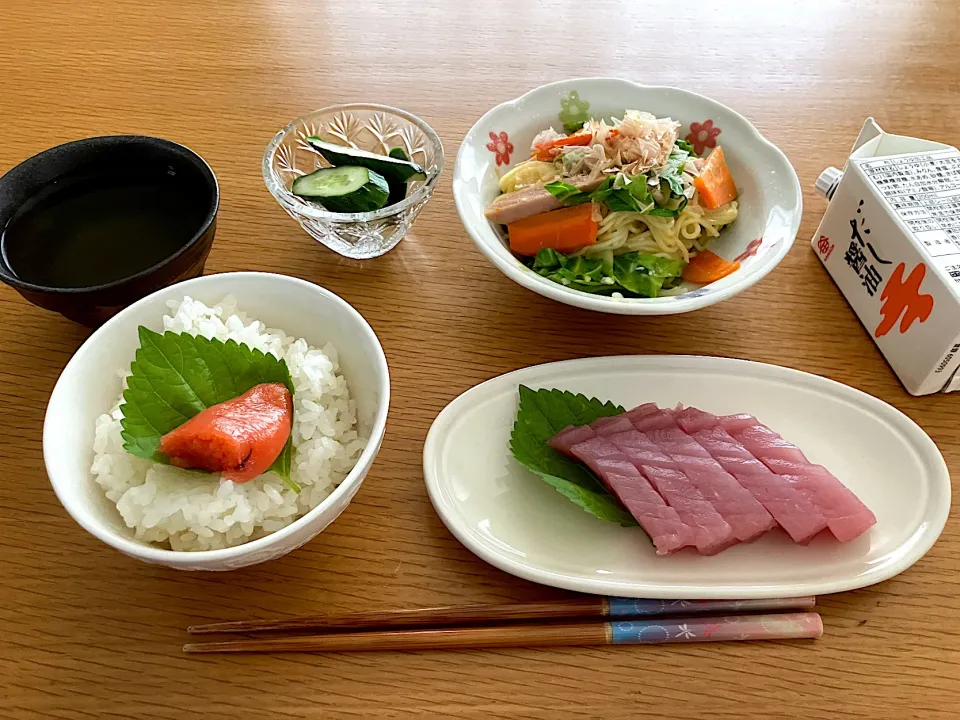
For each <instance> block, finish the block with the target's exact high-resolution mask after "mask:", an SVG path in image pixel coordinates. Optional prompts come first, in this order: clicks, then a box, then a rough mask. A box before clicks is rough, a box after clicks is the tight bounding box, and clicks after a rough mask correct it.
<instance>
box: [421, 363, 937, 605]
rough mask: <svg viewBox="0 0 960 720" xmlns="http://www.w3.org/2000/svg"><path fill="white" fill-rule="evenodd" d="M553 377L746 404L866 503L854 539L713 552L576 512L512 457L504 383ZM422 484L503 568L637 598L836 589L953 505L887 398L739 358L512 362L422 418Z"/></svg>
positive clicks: (631, 396) (903, 556) (895, 559)
mask: <svg viewBox="0 0 960 720" xmlns="http://www.w3.org/2000/svg"><path fill="white" fill-rule="evenodd" d="M520 384H524V385H527V386H529V387H532V388H560V389H564V390H570V391H572V392H580V393H583V394H585V395H587V396H588V397H598V398H602V399H605V400H612V401H614V402H616V403H618V404H619V405H623V406H624V407H627V408H630V407H633V406H635V405H638V404H640V403H642V402H650V401H653V402H656V403H658V404H660V405H661V406H663V407H669V406H672V405H675V404H677V403H683V404H685V405H693V406H695V407H699V408H701V409H703V410H707V411H709V412H714V413H717V414H727V413H737V412H749V413H752V414H753V415H756V416H757V417H758V418H759V419H760V421H761V422H763V423H765V424H767V425H769V426H770V427H771V428H773V429H774V430H776V431H777V432H779V433H780V434H782V435H783V436H784V437H785V438H787V439H788V440H790V441H792V442H794V443H796V444H797V445H798V446H799V447H800V448H801V449H802V450H803V451H804V453H806V454H807V456H808V457H809V458H810V460H811V461H812V462H815V463H820V464H822V465H824V466H826V467H827V468H829V469H830V470H831V471H832V472H833V473H834V474H835V475H836V476H837V477H838V478H839V479H840V480H841V481H842V482H843V483H844V484H846V485H847V487H849V488H850V489H851V490H853V491H854V492H855V493H856V494H857V495H858V496H859V497H860V499H861V500H863V502H864V503H866V505H867V506H868V507H869V508H870V509H871V510H873V512H874V513H875V514H876V516H877V524H876V525H875V526H874V527H873V528H871V529H870V530H869V531H868V532H867V533H865V534H864V535H863V536H861V537H859V538H857V539H856V540H854V541H852V542H850V543H846V544H840V543H838V542H836V541H835V540H833V539H832V538H831V537H829V536H828V533H821V535H820V536H818V537H816V538H815V539H814V541H813V542H812V543H811V544H810V545H809V546H807V547H801V546H799V545H796V544H795V543H793V542H792V541H790V539H789V537H787V535H786V534H784V533H783V532H782V531H780V530H776V531H774V532H772V533H769V534H767V535H766V536H764V537H762V538H760V539H759V540H757V541H756V542H754V543H750V544H744V545H738V546H735V547H733V548H731V549H729V550H726V551H724V552H722V553H720V554H719V555H715V556H713V557H703V556H699V555H697V554H695V553H693V552H690V551H684V552H682V553H679V554H677V555H673V556H669V557H658V556H657V555H655V554H654V551H653V547H652V545H651V544H650V542H649V541H648V540H647V538H646V536H645V535H644V534H643V532H641V531H640V530H639V529H637V528H622V527H620V526H618V525H614V524H613V523H608V522H604V521H602V520H598V519H596V518H594V517H592V516H590V515H588V514H587V513H585V512H583V511H582V510H580V509H579V508H577V507H576V506H574V505H573V504H572V503H570V502H569V501H568V500H566V499H565V498H564V497H563V496H561V495H560V494H559V493H557V492H556V491H555V490H553V489H552V488H551V487H549V486H548V485H547V484H546V483H544V482H543V481H541V480H540V479H539V478H537V477H536V476H535V475H533V474H532V473H530V472H528V471H527V470H526V469H525V468H523V467H522V466H520V465H519V464H518V463H517V462H516V461H515V460H514V459H513V457H512V456H511V454H510V450H509V448H508V439H509V437H510V429H511V427H512V425H513V420H514V416H515V415H516V411H517V386H518V385H520ZM423 468H424V475H425V477H426V483H427V490H428V491H429V493H430V499H431V501H432V502H433V505H434V507H435V508H436V510H437V512H438V513H439V514H440V517H441V518H442V520H443V522H444V523H445V524H446V526H447V527H448V528H449V529H450V531H451V532H452V533H453V534H454V535H455V536H456V537H457V539H459V540H460V542H462V543H463V544H464V545H466V546H467V547H468V548H469V549H470V550H472V551H473V552H474V553H476V554H477V555H479V556H480V557H481V558H483V559H484V560H486V561H487V562H489V563H490V564H491V565H494V566H495V567H498V568H500V569H501V570H504V571H506V572H509V573H512V574H514V575H517V576H519V577H522V578H525V579H527V580H532V581H533V582H538V583H543V584H545V585H553V586H555V587H559V588H565V589H568V590H577V591H580V592H587V593H597V594H603V595H619V596H625V597H648V598H670V599H678V598H687V599H694V598H770V597H786V596H793V595H820V594H823V593H833V592H842V591H845V590H852V589H854V588H859V587H863V586H865V585H871V584H873V583H877V582H880V581H881V580H886V579H887V578H890V577H893V576H894V575H896V574H897V573H900V572H902V571H903V570H905V569H906V568H908V567H910V566H911V565H912V564H913V563H915V562H916V561H917V560H919V559H920V558H921V557H923V555H924V553H926V552H927V550H929V549H930V547H931V546H932V545H933V543H934V542H935V541H936V539H937V537H939V535H940V532H941V531H942V530H943V526H944V524H945V523H946V520H947V515H948V513H949V510H950V475H949V472H948V471H947V466H946V463H945V462H944V460H943V456H942V455H941V454H940V451H939V450H938V449H937V446H936V445H935V444H934V443H933V441H932V440H931V439H930V438H929V437H928V436H927V434H926V433H924V432H923V430H921V429H920V427H919V426H918V425H917V424H916V423H914V422H913V421H912V420H910V418H908V417H907V416H906V415H904V414H903V413H901V412H900V411H899V410H897V409H895V408H893V407H891V406H890V405H888V404H887V403H885V402H883V401H881V400H878V399H877V398H875V397H872V396H870V395H867V394H865V393H863V392H860V391H859V390H855V389H853V388H851V387H848V386H846V385H841V384H840V383H837V382H834V381H832V380H827V379H825V378H822V377H819V376H817V375H810V374H808V373H804V372H800V371H798V370H791V369H788V368H782V367H777V366H775V365H764V364H761V363H753V362H747V361H745V360H731V359H727V358H716V357H694V356H669V355H665V356H621V357H606V358H595V359H584V360H569V361H566V362H558V363H551V364H548V365H538V366H535V367H529V368H525V369H523V370H518V371H516V372H512V373H508V374H507V375H502V376H500V377H498V378H494V379H492V380H489V381H487V382H485V383H483V384H481V385H478V386H476V387H475V388H473V389H471V390H468V391H467V392H465V393H464V394H463V395H461V396H460V397H458V398H457V399H456V400H454V401H453V402H451V403H450V404H449V405H448V406H447V407H446V408H445V409H444V410H443V411H442V412H441V413H440V415H439V416H438V417H437V419H436V421H434V423H433V426H432V427H431V428H430V433H429V434H428V436H427V441H426V445H425V446H424V452H423Z"/></svg>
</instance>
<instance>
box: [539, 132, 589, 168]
mask: <svg viewBox="0 0 960 720" xmlns="http://www.w3.org/2000/svg"><path fill="white" fill-rule="evenodd" d="M592 139H593V133H592V132H589V131H581V132H578V133H574V134H573V135H568V136H567V137H562V138H557V139H556V140H551V141H549V142H545V143H543V144H542V145H538V146H537V149H536V150H534V151H533V152H532V153H530V157H532V158H536V159H537V160H545V161H550V160H553V158H554V156H555V155H556V152H555V151H556V150H558V149H560V148H562V147H571V146H574V145H589V144H590V141H591V140H592Z"/></svg>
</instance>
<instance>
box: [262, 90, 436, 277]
mask: <svg viewBox="0 0 960 720" xmlns="http://www.w3.org/2000/svg"><path fill="white" fill-rule="evenodd" d="M313 135H317V136H319V137H320V138H322V139H323V140H326V141H327V142H330V143H334V144H336V145H345V146H349V147H354V148H358V149H360V150H366V151H368V152H374V153H377V154H379V155H386V154H387V153H388V152H390V150H392V149H393V148H402V149H403V151H404V152H405V153H406V154H407V156H408V157H409V158H410V159H411V160H413V161H414V162H416V163H418V164H420V165H422V166H423V167H424V169H425V170H426V174H427V179H426V180H422V181H411V182H410V183H409V184H408V189H407V197H406V198H405V199H404V200H403V201H401V202H399V203H395V204H393V205H388V206H386V207H384V208H381V209H380V210H374V211H372V212H358V213H335V212H330V211H328V210H325V209H323V208H322V207H320V206H319V205H317V204H315V203H312V202H308V201H306V200H303V199H302V198H299V197H297V196H296V195H294V194H293V193H292V192H290V186H291V185H292V184H293V181H294V180H296V179H297V178H298V177H300V176H301V175H306V174H308V173H311V172H313V171H314V170H317V169H318V168H321V167H329V165H330V163H328V162H327V161H326V160H325V159H324V158H323V157H322V156H321V155H320V154H319V153H318V152H317V151H316V150H315V149H313V147H311V146H310V144H309V143H308V142H307V138H308V137H310V136H313ZM442 171H443V145H441V144H440V138H439V137H437V134H436V133H435V132H434V131H433V128H431V127H430V126H429V125H427V124H426V123H425V122H424V121H423V120H421V119H420V118H418V117H417V116H415V115H411V114H410V113H408V112H404V111H403V110H398V109H397V108H392V107H388V106H386V105H365V104H351V105H333V106H330V107H326V108H322V109H320V110H315V111H314V112H312V113H310V114H309V115H304V116H303V117H302V118H298V119H296V120H294V121H293V122H292V123H290V124H289V125H287V126H286V127H285V128H284V129H283V130H281V131H280V132H278V133H277V134H276V135H275V136H274V138H273V140H271V141H270V144H269V145H268V146H267V149H266V152H264V154H263V180H264V182H265V183H266V184H267V188H268V189H269V190H270V192H271V194H272V195H273V196H274V197H275V198H276V199H277V202H279V203H280V206H281V207H282V208H283V209H284V210H286V211H287V213H289V214H290V216H291V217H292V218H293V219H294V220H296V221H297V222H298V223H300V226H301V227H302V228H303V229H304V230H306V231H307V232H308V233H309V234H310V235H311V236H313V238H314V239H316V240H318V241H320V242H321V243H323V244H324V245H326V246H327V247H328V248H330V249H331V250H333V251H334V252H337V253H339V254H341V255H344V256H346V257H350V258H357V259H364V258H372V257H377V256H378V255H383V254H384V253H385V252H388V251H389V250H392V249H393V248H394V247H395V246H396V245H397V243H399V242H400V241H401V240H402V239H403V236H404V235H406V233H407V230H409V229H410V226H411V225H412V224H413V221H414V220H415V219H416V217H417V215H418V214H419V213H420V211H421V210H422V209H423V206H424V205H426V204H427V200H429V199H430V195H431V194H432V193H433V189H434V187H435V186H436V184H437V180H438V179H439V178H440V173H441V172H442Z"/></svg>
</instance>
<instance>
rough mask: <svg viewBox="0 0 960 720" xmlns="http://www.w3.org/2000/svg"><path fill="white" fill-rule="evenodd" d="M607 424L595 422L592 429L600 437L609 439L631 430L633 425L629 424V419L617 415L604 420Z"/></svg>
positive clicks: (624, 415)
mask: <svg viewBox="0 0 960 720" xmlns="http://www.w3.org/2000/svg"><path fill="white" fill-rule="evenodd" d="M604 420H606V421H607V422H604V423H600V422H599V421H598V422H595V423H594V424H593V429H594V431H595V432H596V433H597V435H599V436H600V437H609V436H610V435H616V434H617V433H622V432H626V431H627V430H633V423H632V422H630V418H628V417H627V416H626V414H623V415H617V416H616V417H612V418H604Z"/></svg>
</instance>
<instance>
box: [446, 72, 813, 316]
mask: <svg viewBox="0 0 960 720" xmlns="http://www.w3.org/2000/svg"><path fill="white" fill-rule="evenodd" d="M625 110H645V111H647V112H651V113H653V114H654V115H657V116H658V117H665V116H669V117H672V118H673V119H675V120H678V121H680V122H681V123H683V125H682V127H681V130H680V136H681V137H685V138H686V139H687V140H688V141H689V142H690V143H691V144H693V145H694V148H695V149H696V150H697V152H698V153H702V152H703V151H704V150H705V149H707V148H713V147H716V146H717V144H718V143H719V144H722V145H723V150H724V154H725V156H726V159H727V163H728V164H729V166H730V169H731V172H732V173H733V177H734V178H735V180H736V182H737V185H738V189H739V193H740V214H739V217H738V218H737V220H736V222H734V223H733V224H732V225H730V226H729V227H728V228H726V229H725V230H724V231H723V232H722V233H721V235H720V237H719V238H717V240H715V241H714V242H713V243H712V244H711V246H710V249H711V250H713V251H714V252H716V253H717V254H719V255H721V256H722V257H724V258H727V259H728V260H732V259H738V260H739V261H740V264H741V266H740V269H739V270H738V271H736V272H735V273H733V274H731V275H728V276H727V277H725V278H723V279H722V280H718V281H716V282H714V283H711V284H709V285H704V286H699V285H692V284H689V283H684V284H683V285H681V286H680V287H681V290H682V292H680V293H679V294H675V295H670V296H664V297H658V298H614V297H606V296H600V295H592V294H589V293H585V292H581V291H579V290H573V289H571V288H568V287H564V286H563V285H560V284H558V283H555V282H553V281H552V280H548V279H547V278H544V277H541V276H540V275H538V274H536V273H535V272H533V271H532V270H530V269H529V268H527V267H526V266H525V265H524V264H523V263H521V262H520V261H519V260H518V259H517V258H516V257H515V256H514V255H513V254H512V253H511V252H510V250H509V248H508V246H507V243H506V235H505V233H503V232H502V230H501V228H499V227H497V226H495V225H493V224H492V223H490V222H489V221H488V220H487V219H486V217H485V216H484V210H485V209H486V207H487V206H488V205H489V204H490V203H491V202H492V201H493V199H494V198H495V197H496V196H497V195H498V194H499V193H500V189H499V186H498V180H499V178H500V176H501V175H503V174H504V173H505V172H507V171H508V170H509V169H510V168H511V167H512V166H513V165H514V164H516V163H517V162H520V161H522V160H524V159H526V158H527V157H528V150H529V148H530V143H531V141H532V140H533V138H534V136H535V135H536V134H537V133H539V132H540V131H541V130H544V129H545V128H548V127H550V126H553V127H555V128H559V127H561V126H562V125H563V122H564V120H563V118H568V117H576V116H581V117H584V119H586V118H587V117H594V118H597V119H600V118H601V117H602V118H609V117H610V116H615V117H619V116H622V115H623V112H624V111H625ZM453 172H454V177H453V196H454V199H455V200H456V204H457V212H458V213H459V214H460V220H461V221H462V222H463V225H464V227H465V228H466V229H467V232H468V233H469V234H470V237H471V238H473V241H474V242H475V243H476V245H477V247H478V248H479V249H480V251H481V252H482V253H483V254H484V255H485V256H486V257H487V259H488V260H490V261H491V262H492V263H493V264H494V265H496V266H497V267H498V268H499V269H500V271H501V272H503V273H504V274H505V275H506V276H507V277H509V278H510V279H511V280H513V281H514V282H517V283H519V284H520V285H523V286H524V287H526V288H528V289H530V290H533V291H534V292H536V293H539V294H540V295H543V296H545V297H548V298H552V299H553V300H558V301H560V302H562V303H566V304H568V305H574V306H576V307H581V308H586V309H588V310H597V311H599V312H606V313H616V314H621V315H670V314H674V313H683V312H690V311H691V310H697V309H699V308H702V307H706V306H708V305H713V304H714V303H717V302H720V301H721V300H725V299H727V298H729V297H732V296H733V295H736V294H737V293H739V292H742V291H743V290H746V289H747V288H748V287H750V286H751V285H753V284H754V283H755V282H757V281H758V280H760V279H761V278H762V277H763V276H764V275H766V274H767V273H768V272H770V271H771V270H772V269H773V268H774V267H775V266H776V265H777V263H779V262H780V261H781V260H782V259H783V257H784V256H785V255H786V254H787V251H788V250H789V249H790V246H791V245H792V244H793V241H794V238H795V237H796V234H797V230H798V229H799V227H800V216H801V214H802V211H803V203H802V199H801V193H800V182H799V180H798V179H797V174H796V172H795V171H794V169H793V167H792V166H791V165H790V162H789V161H788V160H787V158H786V156H785V155H784V154H783V152H781V151H780V150H779V149H778V148H777V147H776V146H775V145H773V144H772V143H771V142H769V141H768V140H766V139H765V138H764V137H763V136H762V135H761V134H760V133H759V132H758V131H757V129H756V128H755V127H754V126H753V125H751V124H750V122H749V121H748V120H747V119H746V118H744V117H743V116H742V115H739V114H737V113H736V112H734V111H733V110H731V109H730V108H728V107H726V106H724V105H721V104H720V103H718V102H716V101H714V100H711V99H709V98H706V97H704V96H702V95H697V94H696V93H692V92H689V91H687V90H680V89H677V88H669V87H652V86H645V85H639V84H637V83H634V82H630V81H628V80H619V79H614V78H581V79H577V80H564V81H562V82H557V83H552V84H550V85H544V86H543V87H539V88H537V89H536V90H532V91H530V92H529V93H527V94H526V95H524V96H522V97H520V98H517V99H516V100H513V101H511V102H507V103H503V104H502V105H498V106H497V107H495V108H494V109H493V110H491V111H490V112H488V113H487V114H486V115H484V116H483V117H482V118H480V120H478V121H477V123H476V125H474V126H473V127H472V128H471V129H470V132H468V133H467V136H466V137H465V138H464V140H463V143H462V144H461V146H460V151H459V152H458V153H457V161H456V166H455V167H454V171H453Z"/></svg>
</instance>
